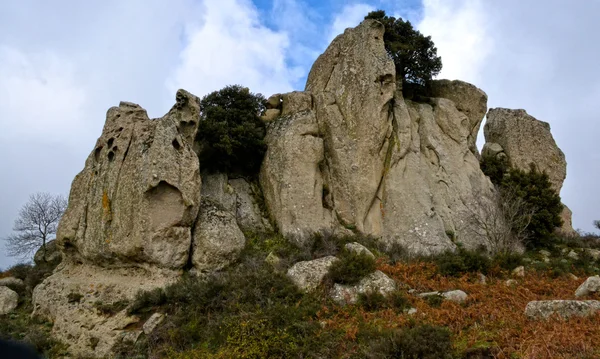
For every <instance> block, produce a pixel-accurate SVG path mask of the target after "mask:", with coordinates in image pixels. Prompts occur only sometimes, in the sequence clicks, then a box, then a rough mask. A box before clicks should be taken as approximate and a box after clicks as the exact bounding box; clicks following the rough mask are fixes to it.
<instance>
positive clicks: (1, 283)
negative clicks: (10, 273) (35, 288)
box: [0, 277, 25, 288]
mask: <svg viewBox="0 0 600 359" xmlns="http://www.w3.org/2000/svg"><path fill="white" fill-rule="evenodd" d="M24 286H25V283H24V282H23V281H22V280H21V279H19V278H15V277H6V278H2V279H0V287H13V288H14V287H24Z"/></svg>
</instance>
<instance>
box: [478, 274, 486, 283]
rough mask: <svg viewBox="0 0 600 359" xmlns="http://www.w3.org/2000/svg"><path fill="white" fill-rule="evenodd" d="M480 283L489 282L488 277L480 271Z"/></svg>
mask: <svg viewBox="0 0 600 359" xmlns="http://www.w3.org/2000/svg"><path fill="white" fill-rule="evenodd" d="M479 284H487V277H486V276H485V275H483V274H481V273H479Z"/></svg>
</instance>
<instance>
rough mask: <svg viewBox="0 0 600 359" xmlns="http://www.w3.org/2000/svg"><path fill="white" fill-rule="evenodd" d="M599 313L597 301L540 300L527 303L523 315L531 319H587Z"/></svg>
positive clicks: (599, 303)
mask: <svg viewBox="0 0 600 359" xmlns="http://www.w3.org/2000/svg"><path fill="white" fill-rule="evenodd" d="M598 311H600V301H597V300H540V301H533V302H529V303H527V307H526V308H525V315H526V316H527V317H529V318H531V319H547V318H549V317H551V316H553V315H556V316H558V317H561V318H564V319H566V318H571V317H588V316H590V315H593V314H595V313H597V312H598Z"/></svg>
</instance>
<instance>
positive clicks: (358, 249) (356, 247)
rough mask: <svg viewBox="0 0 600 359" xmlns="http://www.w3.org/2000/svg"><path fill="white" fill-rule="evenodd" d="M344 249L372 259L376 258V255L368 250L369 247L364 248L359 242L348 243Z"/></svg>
mask: <svg viewBox="0 0 600 359" xmlns="http://www.w3.org/2000/svg"><path fill="white" fill-rule="evenodd" d="M344 248H346V250H348V251H351V252H354V253H356V254H360V253H364V254H366V255H367V256H369V257H371V258H375V255H374V254H373V253H372V252H371V251H370V250H368V249H367V247H365V246H363V245H362V244H360V243H358V242H351V243H346V245H344Z"/></svg>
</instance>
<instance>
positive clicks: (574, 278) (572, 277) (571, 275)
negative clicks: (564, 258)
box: [569, 273, 579, 280]
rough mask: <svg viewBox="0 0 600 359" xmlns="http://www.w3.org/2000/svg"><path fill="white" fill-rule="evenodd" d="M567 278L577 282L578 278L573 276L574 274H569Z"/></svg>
mask: <svg viewBox="0 0 600 359" xmlns="http://www.w3.org/2000/svg"><path fill="white" fill-rule="evenodd" d="M569 278H571V279H573V280H579V277H578V276H576V275H575V274H573V273H569Z"/></svg>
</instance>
